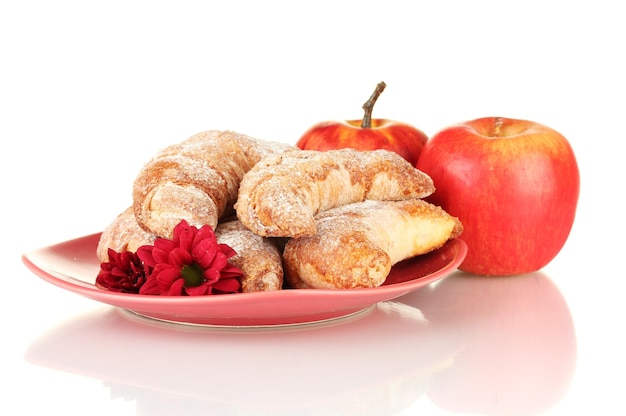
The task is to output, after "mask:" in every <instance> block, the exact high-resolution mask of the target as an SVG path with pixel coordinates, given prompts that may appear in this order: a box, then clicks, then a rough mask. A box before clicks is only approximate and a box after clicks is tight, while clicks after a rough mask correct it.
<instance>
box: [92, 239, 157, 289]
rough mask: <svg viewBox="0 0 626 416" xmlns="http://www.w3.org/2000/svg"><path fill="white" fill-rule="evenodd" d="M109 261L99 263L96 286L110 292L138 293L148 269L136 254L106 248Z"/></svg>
mask: <svg viewBox="0 0 626 416" xmlns="http://www.w3.org/2000/svg"><path fill="white" fill-rule="evenodd" d="M108 254H109V261H108V262H106V263H101V264H100V272H98V276H97V277H96V286H99V287H102V288H104V289H107V290H110V291H112V292H122V293H139V289H140V288H141V286H142V285H143V284H144V283H145V281H146V275H147V274H148V271H147V270H146V269H145V268H144V265H143V263H142V262H141V260H140V259H139V257H138V256H137V254H135V253H133V252H131V251H123V252H121V253H118V252H116V251H115V250H113V249H109V250H108Z"/></svg>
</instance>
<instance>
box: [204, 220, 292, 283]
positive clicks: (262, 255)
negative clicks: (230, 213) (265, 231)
mask: <svg viewBox="0 0 626 416" xmlns="http://www.w3.org/2000/svg"><path fill="white" fill-rule="evenodd" d="M215 236H216V237H217V241H218V242H219V243H222V244H228V245H229V246H230V247H232V248H233V249H234V250H235V251H236V252H237V254H236V255H235V256H234V257H231V258H230V260H229V261H230V262H231V263H232V264H234V265H235V266H237V267H239V269H241V271H242V272H243V274H244V277H243V279H242V281H241V290H242V292H261V291H270V290H280V289H282V286H283V265H282V259H281V256H280V252H279V251H278V248H277V246H276V245H274V244H273V243H272V241H270V240H269V239H267V238H264V237H261V236H258V235H256V234H254V233H253V232H252V231H250V230H248V229H247V228H246V227H244V225H243V224H242V223H241V222H239V221H237V220H233V221H226V222H221V223H219V224H218V225H217V228H216V229H215Z"/></svg>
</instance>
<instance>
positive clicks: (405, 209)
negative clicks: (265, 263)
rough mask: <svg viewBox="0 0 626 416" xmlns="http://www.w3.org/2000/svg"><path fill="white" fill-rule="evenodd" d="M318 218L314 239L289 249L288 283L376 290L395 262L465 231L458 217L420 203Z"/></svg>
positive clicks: (349, 208) (370, 205)
mask: <svg viewBox="0 0 626 416" xmlns="http://www.w3.org/2000/svg"><path fill="white" fill-rule="evenodd" d="M315 220H316V223H317V230H318V232H317V234H316V235H313V236H309V237H302V238H297V239H291V240H289V242H288V243H287V244H286V246H285V250H284V253H283V263H284V270H285V279H286V280H287V282H288V284H289V285H290V286H292V287H296V288H303V287H309V288H325V289H350V288H361V287H376V286H379V285H381V284H382V283H383V282H384V281H385V279H386V277H387V275H388V274H389V271H390V270H391V266H393V265H394V264H395V263H397V262H399V261H401V260H404V259H407V258H410V257H413V256H417V255H420V254H425V253H427V252H429V251H432V250H435V249H437V248H439V247H441V246H442V245H443V244H445V242H446V241H448V240H449V239H452V238H455V237H457V236H459V235H460V234H461V232H462V231H463V227H462V225H461V223H460V221H459V220H458V219H457V218H455V217H452V216H450V215H449V214H448V213H446V212H445V211H444V210H443V209H441V208H439V207H437V206H434V205H432V204H429V203H427V202H425V201H423V200H420V199H410V200H403V201H372V200H370V201H364V202H360V203H354V204H349V205H345V206H342V207H339V208H335V209H331V210H328V211H326V212H323V213H321V214H319V215H318V216H317V217H316V218H315Z"/></svg>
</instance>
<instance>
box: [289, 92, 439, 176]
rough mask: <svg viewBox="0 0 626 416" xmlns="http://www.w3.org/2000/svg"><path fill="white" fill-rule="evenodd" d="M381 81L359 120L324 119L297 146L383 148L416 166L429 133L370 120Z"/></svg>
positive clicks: (325, 148)
mask: <svg viewBox="0 0 626 416" xmlns="http://www.w3.org/2000/svg"><path fill="white" fill-rule="evenodd" d="M385 86H386V85H385V83H384V82H381V83H379V84H378V85H377V86H376V90H375V91H374V93H373V94H372V96H371V97H370V99H369V100H367V102H365V104H363V109H364V110H365V115H364V117H363V119H362V120H345V121H326V122H322V123H318V124H316V125H314V126H313V127H311V128H310V129H309V130H307V131H306V132H305V133H304V134H303V135H302V137H301V138H300V139H299V140H298V142H297V143H296V145H297V146H298V147H299V148H300V149H305V150H322V151H325V150H333V149H343V148H353V149H357V150H376V149H386V150H391V151H394V152H396V153H398V154H399V155H400V156H402V157H404V158H405V159H406V160H408V161H409V162H410V163H411V164H413V165H415V164H416V163H417V160H418V158H419V155H420V152H421V151H422V148H423V147H424V144H425V143H426V141H427V140H428V136H426V134H424V133H423V132H422V131H421V130H418V129H417V128H415V127H413V126H411V125H409V124H406V123H402V122H399V121H393V120H387V119H372V109H373V107H374V103H375V102H376V100H377V99H378V96H379V95H380V93H381V92H382V91H383V90H384V89H385Z"/></svg>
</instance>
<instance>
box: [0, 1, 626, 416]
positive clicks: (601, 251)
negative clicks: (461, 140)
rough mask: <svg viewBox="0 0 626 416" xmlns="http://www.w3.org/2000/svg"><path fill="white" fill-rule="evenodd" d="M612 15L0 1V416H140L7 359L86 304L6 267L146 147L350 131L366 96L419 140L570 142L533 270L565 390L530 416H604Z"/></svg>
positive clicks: (581, 7)
mask: <svg viewBox="0 0 626 416" xmlns="http://www.w3.org/2000/svg"><path fill="white" fill-rule="evenodd" d="M619 6H620V4H619V2H611V1H601V0H600V1H594V2H583V1H576V2H564V1H563V2H558V1H524V2H496V1H438V2H426V1H419V2H409V1H393V0H388V1H384V2H382V1H358V2H356V1H355V2H352V1H345V2H342V1H332V2H331V1H326V0H316V1H314V2H313V1H302V2H287V1H284V2H281V1H230V2H211V1H176V2H174V1H171V2H165V1H150V2H147V1H146V2H141V1H106V2H104V1H102V2H78V1H76V2H71V1H54V2H36V1H21V2H18V1H3V2H1V3H0V59H1V61H0V137H1V138H2V146H3V150H1V151H0V178H1V181H2V187H1V189H2V194H3V195H4V196H3V197H2V202H1V203H0V210H1V211H0V214H1V218H2V240H3V242H4V244H3V249H2V254H1V258H2V265H3V269H4V272H3V276H2V278H3V279H4V280H3V284H2V286H1V287H2V290H3V296H2V299H3V300H2V302H1V303H0V308H1V309H0V311H1V315H0V316H1V317H2V318H1V319H2V327H3V330H4V332H5V334H4V336H3V341H2V343H3V344H4V348H3V349H2V352H0V357H1V358H0V363H1V365H2V367H1V370H0V372H1V374H2V375H1V376H0V382H1V383H2V384H1V388H2V391H3V392H4V393H3V400H2V404H0V406H2V410H0V412H2V413H5V410H6V409H11V408H13V406H18V407H17V408H16V409H17V410H15V411H12V412H11V414H36V413H39V414H43V413H48V412H49V411H53V410H57V411H61V410H65V412H66V413H65V414H103V415H104V414H116V415H126V414H129V415H133V414H144V413H143V412H142V411H141V408H140V406H139V405H138V404H137V403H135V402H134V401H133V399H126V400H125V399H120V398H116V397H114V395H109V393H108V391H107V390H106V388H103V380H104V381H105V382H106V377H104V376H102V378H101V379H99V378H98V377H97V376H95V375H90V374H85V375H74V374H70V373H66V372H63V371H61V370H53V369H50V368H46V367H45V366H41V365H35V364H32V363H29V362H27V361H26V360H25V358H24V357H25V352H26V351H27V350H28V348H29V346H31V345H32V343H33V342H34V341H35V340H36V339H39V337H41V336H42V335H43V334H45V333H48V332H49V331H53V330H54V328H56V327H57V326H59V325H61V324H62V323H63V322H65V321H66V320H69V319H78V320H79V321H80V317H81V316H83V315H85V314H88V313H90V312H91V311H92V310H95V309H98V308H101V306H100V305H98V304H96V303H95V302H93V301H90V300H87V299H83V298H80V297H79V296H76V295H74V294H72V293H66V292H64V291H62V290H61V289H58V288H56V287H52V286H51V285H49V284H47V283H45V282H42V281H40V280H39V279H38V278H37V277H35V276H34V275H32V274H31V273H30V272H29V271H28V270H27V269H26V268H25V267H24V266H23V264H22V263H21V260H20V255H21V254H22V253H23V252H25V251H27V250H30V249H32V248H37V247H41V246H44V245H47V244H51V243H56V242H59V241H64V240H68V239H71V238H74V237H78V236H82V235H86V234H90V233H92V232H96V231H100V230H101V229H102V228H103V227H104V226H106V225H107V224H108V223H109V221H110V220H112V219H113V218H114V217H115V216H116V215H117V214H118V213H119V212H121V211H122V210H123V209H124V208H125V207H126V206H128V205H129V204H130V196H131V185H132V181H133V179H134V177H135V175H136V173H137V171H138V169H139V168H140V167H141V165H142V164H143V163H144V162H145V161H146V160H147V159H148V158H149V157H150V156H151V155H152V154H153V153H154V152H155V151H156V150H157V149H159V148H161V147H164V146H166V145H169V144H172V143H175V142H178V141H181V140H183V139H185V138H186V137H188V136H190V135H192V134H194V133H196V132H199V131H202V130H207V129H231V130H235V131H239V132H242V133H246V134H249V135H251V136H255V137H258V138H263V139H269V140H277V141H283V142H288V143H295V141H296V140H297V139H298V138H299V136H300V135H301V134H302V133H303V132H304V131H305V130H306V129H307V128H308V127H310V126H311V125H312V124H314V123H316V122H318V121H322V120H331V119H354V118H360V117H361V116H362V110H361V105H362V104H363V102H365V100H366V99H367V98H368V97H369V96H370V94H371V92H372V91H373V88H374V87H375V85H376V83H378V82H379V81H385V82H386V83H387V88H386V90H385V91H384V93H383V94H382V95H381V97H380V98H379V100H378V103H377V104H376V107H375V109H374V117H376V118H390V119H396V120H401V121H404V122H408V123H410V124H413V125H414V126H416V127H419V128H420V129H422V130H423V131H424V132H426V133H427V134H428V135H432V134H434V133H436V132H437V131H438V130H440V129H442V128H444V127H446V126H447V125H450V124H453V123H456V122H460V121H465V120H469V119H473V118H477V117H484V116H505V117H511V118H524V119H530V120H535V121H538V122H541V123H543V124H546V125H548V126H551V127H553V128H555V129H556V130H558V131H560V132H561V133H562V134H564V135H565V136H566V137H567V138H568V139H569V140H570V142H571V144H572V146H573V148H574V151H575V153H576V155H577V157H578V162H579V167H580V171H581V197H580V203H579V209H578V215H577V218H576V223H575V225H574V228H573V230H572V233H571V236H570V239H569V241H568V243H567V245H566V246H565V248H564V249H563V250H562V252H561V253H560V254H559V256H557V258H556V259H555V260H554V261H553V262H552V263H550V264H549V265H548V266H547V267H546V268H545V270H544V272H545V274H546V275H547V276H548V277H549V279H550V280H551V281H552V282H554V284H555V285H556V286H557V287H558V289H559V291H560V293H561V294H562V295H563V297H564V298H565V299H566V301H567V305H568V307H569V311H570V313H571V315H572V319H573V322H574V326H575V330H576V356H577V360H576V366H575V369H574V370H575V371H574V375H573V377H572V379H571V382H570V383H569V384H568V388H567V390H566V392H565V393H564V394H563V396H562V397H560V398H559V400H558V401H557V403H556V404H554V405H553V406H551V407H550V408H546V409H543V411H544V412H545V413H546V414H572V412H576V411H584V412H585V413H587V414H589V413H595V414H601V413H603V412H604V414H620V413H622V414H623V413H624V412H626V405H625V404H624V402H623V397H622V396H623V382H622V380H623V376H624V372H625V371H626V362H625V359H624V355H623V351H624V350H625V349H626V343H625V342H624V341H623V339H622V337H621V335H623V332H624V330H623V328H624V324H623V319H622V317H623V315H624V309H623V296H624V289H626V284H625V283H624V278H625V277H626V276H625V274H624V273H625V272H624V268H623V265H622V260H623V249H624V242H623V237H622V236H623V235H624V232H626V227H625V226H624V221H623V205H620V204H621V201H622V200H623V198H621V194H622V193H623V191H624V185H623V180H624V179H625V178H624V173H623V172H624V171H623V153H621V150H622V149H623V143H624V139H626V137H624V128H623V123H624V117H626V112H625V110H626V104H625V98H624V97H626V83H625V81H624V73H626V65H625V64H624V59H623V55H624V39H626V29H625V26H624V22H623V20H624V19H623V17H624V14H623V13H622V10H621V9H622V8H621V7H619ZM7 265H8V268H7ZM540 324H541V320H540V319H539V320H538V323H537V325H540ZM373 336H375V334H373ZM93 342H98V340H93ZM84 348H85V349H90V345H89V344H86V345H84ZM510 360H516V357H515V356H511V357H510ZM546 365H549V363H546ZM364 366H367V363H364ZM268 377H271V375H268ZM303 377H305V378H306V375H303ZM112 396H113V397H112ZM407 406H408V407H406V408H405V409H404V410H403V412H404V413H402V414H414V413H418V412H420V411H422V412H428V413H429V414H448V412H452V413H450V414H454V413H453V411H452V410H450V409H445V408H441V407H438V406H436V405H435V404H434V403H432V402H431V401H429V399H428V398H427V397H420V398H419V399H416V400H415V401H414V402H412V403H410V405H407ZM87 410H89V411H87ZM509 410H511V411H512V410H514V409H509ZM164 412H165V411H164ZM396 413H397V412H396ZM479 413H482V411H480V412H479ZM145 414H149V413H145ZM164 414H165V413H164ZM233 414H245V412H244V411H243V410H240V413H237V412H235V413H233ZM259 414H260V413H259Z"/></svg>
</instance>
